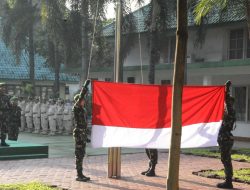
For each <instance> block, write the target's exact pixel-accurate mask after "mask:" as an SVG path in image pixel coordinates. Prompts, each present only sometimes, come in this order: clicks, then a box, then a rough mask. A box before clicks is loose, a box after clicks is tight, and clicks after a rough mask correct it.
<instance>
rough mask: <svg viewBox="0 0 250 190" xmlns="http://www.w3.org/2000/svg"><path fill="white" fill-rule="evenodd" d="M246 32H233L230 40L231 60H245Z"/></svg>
mask: <svg viewBox="0 0 250 190" xmlns="http://www.w3.org/2000/svg"><path fill="white" fill-rule="evenodd" d="M243 39H244V30H243V29H238V30H231V31H230V40H229V59H242V58H243V41H244V40H243Z"/></svg>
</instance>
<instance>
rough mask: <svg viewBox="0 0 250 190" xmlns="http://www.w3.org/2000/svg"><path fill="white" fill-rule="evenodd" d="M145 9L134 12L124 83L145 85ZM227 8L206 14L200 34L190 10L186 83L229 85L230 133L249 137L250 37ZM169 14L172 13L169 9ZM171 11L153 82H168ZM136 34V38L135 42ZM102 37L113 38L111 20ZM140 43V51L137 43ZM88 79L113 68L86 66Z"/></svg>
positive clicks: (241, 18)
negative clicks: (133, 34)
mask: <svg viewBox="0 0 250 190" xmlns="http://www.w3.org/2000/svg"><path fill="white" fill-rule="evenodd" d="M147 10H148V7H147V6H145V7H143V8H142V9H139V10H137V11H135V12H134V13H133V14H134V16H135V19H136V20H137V25H136V27H137V31H136V33H137V34H138V41H137V42H135V44H134V46H133V49H132V50H131V51H130V53H129V55H128V56H127V58H126V60H125V61H124V67H123V81H124V82H129V83H139V84H140V83H143V84H148V74H149V60H150V53H149V52H150V51H149V47H148V45H147V44H148V38H147V34H146V31H145V30H144V28H145V26H144V18H145V12H147ZM233 13H234V11H232V10H230V8H229V10H228V11H227V12H224V13H223V14H219V13H218V12H214V13H213V14H212V15H209V17H207V18H206V24H205V25H204V26H202V27H204V28H203V34H202V35H203V36H202V38H201V37H200V36H199V35H198V33H197V32H198V30H199V28H198V27H197V26H195V25H194V19H193V17H192V12H191V10H190V11H189V17H188V23H189V28H188V48H187V70H186V77H187V84H188V85H224V84H225V82H226V81H227V80H231V81H232V83H233V88H232V95H233V96H234V97H235V109H236V113H237V124H236V125H237V127H236V129H235V130H234V135H235V136H238V137H247V138H250V40H249V36H248V35H249V33H248V30H247V25H246V19H245V17H244V16H240V15H237V14H233ZM170 14H171V13H170ZM174 14H175V13H174V12H172V15H170V17H171V16H172V17H171V18H173V19H171V21H170V23H169V30H168V31H167V32H166V35H168V40H166V41H164V45H163V47H162V48H161V49H160V63H159V64H157V65H156V66H155V83H156V84H171V83H172V78H173V61H174V52H175V26H176V18H175V17H174V16H173V15H174ZM139 34H140V39H141V40H139ZM104 35H105V36H106V37H107V38H112V37H113V35H114V23H112V24H110V25H108V26H106V27H105V29H104ZM139 44H140V45H141V50H142V51H141V54H140V46H139ZM90 76H91V78H93V79H98V80H104V81H112V80H113V67H96V68H91V73H90Z"/></svg>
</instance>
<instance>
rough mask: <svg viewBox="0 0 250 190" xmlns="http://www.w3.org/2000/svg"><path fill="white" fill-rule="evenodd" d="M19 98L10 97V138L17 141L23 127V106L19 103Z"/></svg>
mask: <svg viewBox="0 0 250 190" xmlns="http://www.w3.org/2000/svg"><path fill="white" fill-rule="evenodd" d="M17 100H18V99H17V98H16V97H12V98H11V99H10V102H11V105H10V113H9V115H10V120H9V125H8V139H9V140H13V141H17V138H18V133H19V128H21V108H20V107H19V106H18V105H17Z"/></svg>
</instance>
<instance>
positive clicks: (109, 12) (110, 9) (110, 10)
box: [107, 0, 150, 18]
mask: <svg viewBox="0 0 250 190" xmlns="http://www.w3.org/2000/svg"><path fill="white" fill-rule="evenodd" d="M130 2H131V9H132V11H135V10H137V9H139V8H140V7H139V6H138V5H137V4H136V1H135V0H130ZM149 2H150V0H144V3H143V4H142V5H141V6H144V5H146V4H148V3H149ZM114 6H115V5H114V4H113V3H111V4H109V5H108V7H107V18H114V17H115V11H114Z"/></svg>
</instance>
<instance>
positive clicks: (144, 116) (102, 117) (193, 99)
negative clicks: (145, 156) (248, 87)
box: [92, 81, 225, 129]
mask: <svg viewBox="0 0 250 190" xmlns="http://www.w3.org/2000/svg"><path fill="white" fill-rule="evenodd" d="M224 96H225V90H224V86H185V87H184V89H183V99H182V113H183V114H182V123H183V126H186V125H191V124H197V123H209V122H218V121H221V120H222V117H223V110H224ZM171 97H172V87H171V86H165V85H164V86H161V85H138V84H124V83H110V82H100V81H94V82H93V100H92V103H93V105H92V106H93V107H92V109H93V110H92V112H93V114H92V116H93V118H92V124H93V125H102V126H118V127H127V128H149V129H150V128H152V129H154V128H169V127H170V124H171V104H172V103H171V99H172V98H171Z"/></svg>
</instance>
